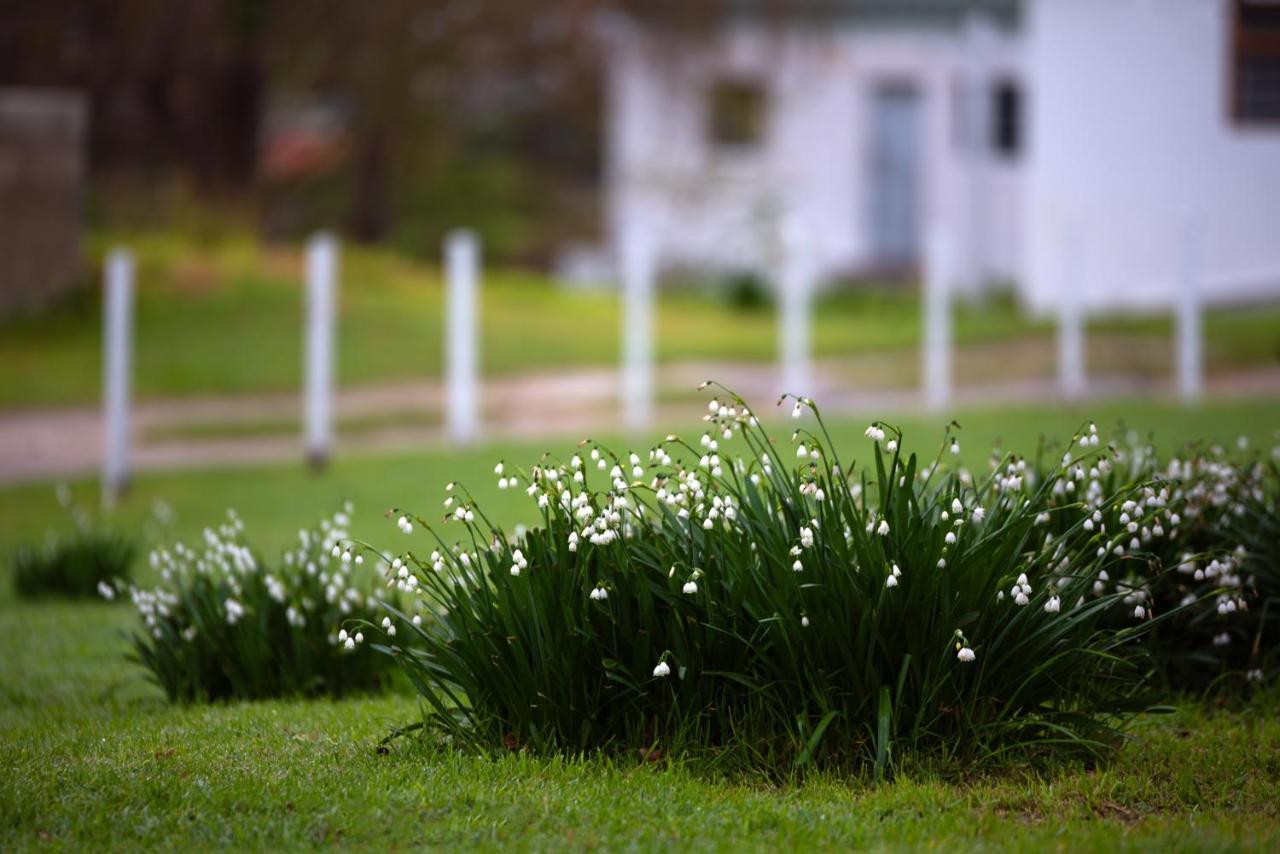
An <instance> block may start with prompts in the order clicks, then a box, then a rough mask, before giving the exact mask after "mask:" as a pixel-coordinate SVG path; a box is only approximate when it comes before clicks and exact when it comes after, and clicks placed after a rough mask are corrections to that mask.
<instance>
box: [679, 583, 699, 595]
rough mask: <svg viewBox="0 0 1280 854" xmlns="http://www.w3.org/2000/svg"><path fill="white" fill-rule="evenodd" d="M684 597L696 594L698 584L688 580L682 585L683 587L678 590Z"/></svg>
mask: <svg viewBox="0 0 1280 854" xmlns="http://www.w3.org/2000/svg"><path fill="white" fill-rule="evenodd" d="M680 589H681V591H682V592H683V593H684V594H685V595H686V596H692V595H693V594H695V593H697V592H698V582H696V581H693V580H692V579H690V580H689V581H686V582H685V583H684V587H682V588H680Z"/></svg>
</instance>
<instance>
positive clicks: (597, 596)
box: [588, 587, 609, 602]
mask: <svg viewBox="0 0 1280 854" xmlns="http://www.w3.org/2000/svg"><path fill="white" fill-rule="evenodd" d="M588 598H590V599H591V600H592V601H593V602H603V601H604V600H605V599H608V598H609V591H608V590H605V589H604V588H603V587H595V588H593V589H592V591H591V592H590V593H589V594H588Z"/></svg>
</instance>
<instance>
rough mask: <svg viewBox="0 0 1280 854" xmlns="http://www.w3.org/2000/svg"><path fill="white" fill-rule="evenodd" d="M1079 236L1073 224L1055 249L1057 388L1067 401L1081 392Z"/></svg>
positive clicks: (1082, 300)
mask: <svg viewBox="0 0 1280 854" xmlns="http://www.w3.org/2000/svg"><path fill="white" fill-rule="evenodd" d="M1081 242H1082V241H1081V239H1080V233H1079V231H1078V226H1076V225H1075V224H1074V223H1073V224H1070V225H1068V226H1067V227H1066V228H1065V229H1064V230H1063V231H1062V233H1061V234H1060V235H1059V241H1058V248H1059V257H1058V271H1059V272H1058V274H1059V276H1060V278H1059V281H1058V386H1059V388H1060V389H1061V391H1062V394H1063V395H1064V396H1065V397H1068V398H1079V397H1081V396H1083V395H1084V393H1085V383H1086V376H1085V360H1084V302H1085V300H1084V294H1083V289H1084V282H1083V281H1082V280H1081V278H1080V270H1081V268H1082V266H1083V265H1082V263H1081V255H1080V253H1081V252H1082V251H1083V250H1082V246H1081Z"/></svg>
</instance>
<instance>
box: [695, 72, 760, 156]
mask: <svg viewBox="0 0 1280 854" xmlns="http://www.w3.org/2000/svg"><path fill="white" fill-rule="evenodd" d="M734 90H737V93H736V95H735V94H734ZM729 97H743V104H744V105H746V109H748V110H751V111H754V115H753V116H752V117H751V118H750V119H749V120H748V122H747V123H749V124H751V125H753V127H751V128H750V129H749V130H750V133H748V134H747V135H745V136H744V137H743V138H741V139H735V138H732V137H731V135H725V134H723V133H722V132H721V131H722V130H723V129H724V128H725V127H726V125H727V124H728V123H726V122H724V121H722V113H721V109H722V108H723V107H724V105H725V101H724V100H723V99H724V98H729ZM751 99H754V103H750V101H751ZM770 100H771V98H770V92H769V87H768V85H767V83H766V81H765V80H764V78H763V77H760V76H758V75H749V74H717V75H715V76H713V77H712V78H711V80H710V81H709V82H708V84H707V87H706V96H705V100H704V104H705V106H706V116H705V121H704V125H703V126H704V134H705V137H704V138H705V139H706V143H707V145H708V147H710V148H711V149H712V150H713V151H715V152H724V153H732V154H746V153H750V152H754V151H758V150H760V149H762V148H763V147H764V146H765V143H766V142H767V140H768V136H769V119H770V106H771V105H770ZM744 124H745V123H744Z"/></svg>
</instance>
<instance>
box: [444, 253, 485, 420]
mask: <svg viewBox="0 0 1280 854" xmlns="http://www.w3.org/2000/svg"><path fill="white" fill-rule="evenodd" d="M444 255H445V269H446V273H445V275H446V278H447V285H446V290H447V295H446V301H447V303H448V308H447V310H446V312H445V330H444V334H445V364H446V371H447V377H448V378H447V384H448V390H447V404H446V408H447V421H448V430H449V438H450V439H452V440H453V441H454V442H458V443H462V444H465V443H467V442H470V441H471V440H473V439H475V438H476V435H477V433H478V432H479V429H480V406H479V402H480V401H479V393H478V389H477V376H476V374H477V362H478V359H477V353H478V350H479V337H480V333H479V329H478V328H477V326H476V289H477V287H478V286H479V281H478V280H479V275H480V243H479V240H478V238H477V237H476V235H475V233H474V232H472V231H468V230H466V229H458V230H456V231H452V232H450V233H449V234H448V235H447V236H446V237H445V247H444Z"/></svg>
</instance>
